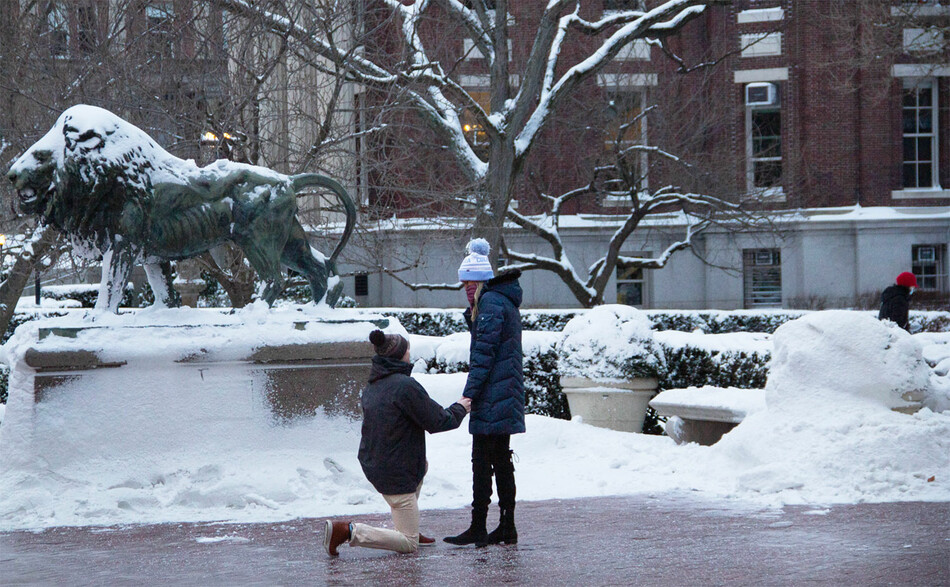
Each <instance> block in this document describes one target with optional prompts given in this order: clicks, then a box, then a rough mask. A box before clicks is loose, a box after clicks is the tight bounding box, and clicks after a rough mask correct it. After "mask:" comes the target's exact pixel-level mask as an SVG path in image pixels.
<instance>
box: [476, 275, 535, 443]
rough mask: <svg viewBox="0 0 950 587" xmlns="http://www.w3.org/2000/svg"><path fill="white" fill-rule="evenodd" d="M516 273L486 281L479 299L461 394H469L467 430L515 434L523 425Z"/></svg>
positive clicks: (522, 386)
mask: <svg viewBox="0 0 950 587" xmlns="http://www.w3.org/2000/svg"><path fill="white" fill-rule="evenodd" d="M520 276H521V272H520V271H512V272H509V273H505V274H502V275H499V276H498V277H496V278H494V279H492V280H490V281H488V282H487V283H486V284H485V285H484V286H483V287H482V292H481V294H480V295H479V298H478V313H477V315H476V318H475V323H474V324H472V322H471V321H470V320H469V316H470V312H469V311H468V310H466V315H465V318H466V321H468V323H469V330H470V331H471V333H472V346H471V350H470V354H469V371H468V381H467V382H466V383H465V391H464V392H463V393H462V395H464V396H465V397H469V398H472V413H471V415H470V418H469V424H468V431H469V432H471V433H472V434H517V433H519V432H524V431H525V426H524V368H523V353H522V350H521V314H520V313H519V311H518V307H519V306H521V297H522V292H521V286H520V285H519V284H518V278H519V277H520Z"/></svg>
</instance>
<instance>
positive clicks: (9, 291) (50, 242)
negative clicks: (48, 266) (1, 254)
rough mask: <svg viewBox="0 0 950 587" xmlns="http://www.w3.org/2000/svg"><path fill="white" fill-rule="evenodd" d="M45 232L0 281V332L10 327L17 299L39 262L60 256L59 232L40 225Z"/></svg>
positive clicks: (52, 261) (54, 259) (52, 260)
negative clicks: (0, 281)
mask: <svg viewBox="0 0 950 587" xmlns="http://www.w3.org/2000/svg"><path fill="white" fill-rule="evenodd" d="M36 230H42V231H43V233H42V235H41V236H40V238H38V239H37V240H35V241H33V243H32V247H31V249H32V252H30V251H27V250H24V252H23V253H22V254H21V255H20V256H19V257H17V260H16V262H14V263H13V268H12V269H10V273H9V274H8V275H7V278H6V279H5V280H4V281H3V283H0V333H5V332H6V331H7V328H9V327H10V320H11V319H12V318H13V313H14V312H15V311H16V305H17V301H19V299H20V296H21V295H22V294H23V288H24V287H26V284H27V282H28V281H29V280H30V275H31V274H32V273H33V271H34V270H35V269H36V264H37V262H38V261H39V260H40V259H42V258H43V257H47V256H48V257H49V259H50V262H51V263H54V262H56V259H57V258H58V257H59V252H60V251H59V248H58V247H57V246H56V245H57V241H58V240H59V232H58V231H57V230H56V229H54V228H52V227H50V226H47V227H39V228H37V229H36Z"/></svg>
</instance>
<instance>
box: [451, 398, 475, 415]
mask: <svg viewBox="0 0 950 587" xmlns="http://www.w3.org/2000/svg"><path fill="white" fill-rule="evenodd" d="M455 403H457V404H462V407H463V408H465V411H466V412H471V411H472V399H471V398H468V397H463V398H462V399H460V400H459V401H457V402H455Z"/></svg>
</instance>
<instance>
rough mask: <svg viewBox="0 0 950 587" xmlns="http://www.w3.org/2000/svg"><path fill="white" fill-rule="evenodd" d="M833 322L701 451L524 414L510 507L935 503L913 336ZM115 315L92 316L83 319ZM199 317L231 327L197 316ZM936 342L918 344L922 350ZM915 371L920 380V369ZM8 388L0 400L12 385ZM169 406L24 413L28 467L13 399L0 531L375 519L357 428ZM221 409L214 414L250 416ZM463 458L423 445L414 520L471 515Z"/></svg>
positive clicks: (940, 497)
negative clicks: (659, 498)
mask: <svg viewBox="0 0 950 587" xmlns="http://www.w3.org/2000/svg"><path fill="white" fill-rule="evenodd" d="M149 312H150V311H148V310H147V311H143V312H142V313H138V314H137V315H136V317H135V320H138V321H139V322H140V323H146V322H149V321H151V322H155V321H156V320H157V319H158V315H156V314H153V315H152V318H150V317H149ZM165 312H168V311H165ZM195 312H198V311H195ZM263 313H264V312H263V310H261V314H262V315H263ZM278 313H279V312H278ZM848 314H854V313H835V312H815V313H812V314H809V315H808V316H806V317H805V318H802V319H800V320H798V321H795V322H792V323H789V324H788V325H786V326H783V327H782V329H781V330H780V332H777V333H776V334H775V337H774V344H775V352H774V354H773V357H774V358H773V360H774V361H775V365H774V370H773V371H774V372H773V376H772V377H771V378H770V380H769V386H768V392H767V394H768V395H767V402H766V406H765V408H764V409H759V410H757V411H754V412H753V413H752V414H750V415H749V416H748V417H747V418H746V419H745V420H744V421H743V422H742V423H741V424H740V425H739V426H737V427H736V428H735V429H734V430H733V431H731V432H730V433H729V434H727V435H726V436H725V437H724V438H723V440H722V441H720V442H719V443H717V444H716V445H714V446H711V447H704V446H698V445H684V446H677V445H676V444H675V443H674V442H673V441H672V440H671V439H669V438H666V437H660V436H644V435H640V434H632V433H625V432H617V431H612V430H606V429H600V428H594V427H591V426H589V425H586V424H583V423H580V422H571V421H564V420H556V419H552V418H546V417H543V416H533V415H529V416H528V417H527V429H528V432H527V433H526V434H519V435H515V436H513V437H512V448H513V449H514V451H515V452H516V454H517V455H518V464H517V469H518V472H517V477H518V497H519V499H523V500H539V499H566V498H578V497H585V496H601V495H618V494H630V493H640V492H646V493H662V492H666V491H674V490H676V491H681V490H694V491H700V492H704V493H706V494H708V495H710V496H714V497H720V498H725V499H728V500H733V501H735V502H736V503H741V504H744V505H748V504H754V505H756V506H765V507H768V506H779V505H782V504H795V503H809V504H830V503H857V502H882V501H910V500H914V501H950V413H936V412H934V411H932V410H930V409H927V408H925V409H923V410H921V411H919V412H917V413H916V414H913V415H907V414H902V413H898V412H894V411H892V410H891V409H890V406H891V405H893V404H895V403H899V402H898V400H897V398H898V397H899V394H898V392H899V391H901V390H904V389H910V388H914V387H916V386H917V385H919V384H920V383H921V382H922V381H923V379H922V377H924V375H922V374H923V373H924V372H925V371H924V370H923V369H922V368H921V366H920V364H919V363H918V362H917V361H918V359H919V358H920V357H921V356H922V353H921V344H914V341H915V340H917V339H918V337H919V336H920V335H917V336H915V337H910V336H908V335H906V334H902V333H901V332H898V331H892V329H890V328H888V327H887V326H886V325H884V324H882V323H880V322H878V321H876V320H873V319H870V320H863V319H854V318H853V317H852V316H850V315H848ZM162 316H163V318H162V319H163V320H164V322H165V323H168V322H174V321H175V316H174V315H164V314H163V315H162ZM257 316H258V309H256V308H250V309H248V311H247V315H246V316H243V317H241V319H242V320H244V321H245V323H247V324H249V325H251V330H255V328H254V326H253V325H254V324H255V317H257ZM199 318H200V316H196V317H194V319H199ZM286 318H287V319H290V318H289V317H286ZM113 319H114V318H113V317H111V316H109V315H105V316H100V317H98V318H96V322H98V323H101V324H105V323H108V322H110V321H112V320H113ZM189 319H192V318H191V317H189ZM203 319H204V320H207V321H212V322H216V321H219V320H225V321H227V320H231V319H234V317H233V316H231V315H221V314H219V313H218V314H215V313H208V315H207V316H206V317H205V318H203ZM264 323H266V322H261V323H260V324H264ZM262 329H264V326H259V327H258V328H257V330H262ZM126 330H127V331H128V333H133V332H141V333H142V334H140V336H139V337H138V338H134V337H132V336H131V335H129V337H127V338H125V339H123V341H122V344H124V345H141V346H143V347H147V346H150V345H151V346H156V347H157V348H158V350H159V351H160V350H161V344H162V343H161V341H156V340H154V336H152V337H151V338H149V337H148V336H147V335H146V334H145V329H134V328H128V329H126ZM103 336H104V335H103ZM258 336H261V337H266V336H267V335H266V333H261V332H258ZM411 340H412V344H413V348H414V349H415V350H418V351H420V352H421V351H422V350H423V348H422V347H423V346H424V345H425V344H429V345H430V347H438V345H437V344H436V341H428V342H426V340H425V339H419V338H418V337H411ZM941 341H943V342H941ZM204 342H208V343H213V342H214V341H204ZM947 342H948V341H947V339H946V338H942V337H939V336H934V337H931V339H930V340H928V344H927V349H930V347H938V348H939V347H942V346H946V344H947ZM444 344H448V343H444ZM451 344H456V343H454V342H453V343H451ZM459 344H461V343H459ZM539 344H540V343H539ZM462 346H465V345H464V344H463V345H462ZM430 350H431V348H430ZM427 352H428V351H427ZM927 352H928V353H931V352H936V351H931V350H928V351H927ZM929 356H930V355H928V359H929ZM926 375H927V376H929V377H930V380H931V382H933V381H934V376H935V375H934V374H932V373H930V372H929V371H927V373H926ZM155 376H161V374H160V373H155ZM165 376H167V375H165ZM413 376H414V377H415V378H416V379H417V380H418V381H419V382H421V383H422V384H423V385H424V386H425V387H426V389H428V390H429V392H430V394H431V396H432V397H433V398H434V399H436V400H437V401H439V402H440V403H442V404H443V405H448V404H450V403H451V402H453V401H455V400H456V399H457V398H458V397H460V395H461V392H462V389H463V387H464V384H465V378H466V374H464V373H456V374H449V375H427V374H424V373H416V374H414V375H413ZM18 377H19V376H14V378H13V379H14V380H13V381H11V391H13V390H17V389H23V388H25V386H26V382H24V381H21V380H19V379H18ZM855 382H860V385H859V384H858V383H855ZM180 387H181V386H180ZM225 391H226V390H224V389H222V393H224V392H225ZM895 394H897V395H895ZM172 395H173V396H172ZM172 395H170V396H163V397H150V398H145V397H141V396H139V395H136V393H135V390H130V389H102V390H98V391H97V390H92V392H91V393H90V394H89V395H76V396H72V397H53V398H48V400H44V402H42V403H41V404H40V405H39V406H38V411H39V413H38V417H37V422H38V426H39V430H38V432H39V433H40V435H41V436H43V437H47V438H48V440H47V441H44V442H46V444H45V445H44V447H43V448H42V450H43V452H44V453H45V454H42V455H40V456H41V457H42V458H41V459H35V458H29V455H27V454H25V453H22V452H17V451H11V450H10V447H13V446H20V445H19V444H18V443H19V442H24V441H27V440H28V438H25V437H26V436H29V435H30V434H32V433H33V432H31V431H29V430H26V429H23V428H19V427H17V426H10V427H9V428H8V424H9V423H11V422H12V420H10V418H12V417H14V414H15V413H16V412H17V411H20V410H23V409H29V406H28V405H25V404H26V402H28V399H29V398H27V396H26V394H24V393H19V392H15V393H11V399H10V405H9V409H8V411H7V421H6V422H4V424H3V426H2V427H0V457H2V458H3V459H4V460H6V462H7V465H5V467H4V469H3V472H2V473H0V530H7V529H13V528H30V527H48V526H54V525H90V524H124V523H157V522H173V521H210V520H234V521H242V522H252V521H277V520H287V519H292V518H297V517H322V516H341V515H354V516H355V515H359V514H361V513H368V512H386V511H388V507H387V505H386V503H385V502H384V501H383V500H382V498H381V497H379V496H378V495H377V494H376V493H375V492H374V491H373V489H372V487H371V486H370V485H369V484H368V483H367V482H366V480H365V479H364V478H363V475H362V473H361V471H360V468H359V464H358V462H357V459H356V454H357V450H358V446H359V439H360V423H359V422H358V421H354V420H349V419H346V418H342V417H329V416H327V415H326V414H324V413H318V414H317V415H316V416H314V417H313V418H309V419H305V420H301V421H297V422H294V423H293V424H292V425H288V424H283V425H281V426H280V427H279V429H278V431H277V434H276V435H275V434H273V432H274V431H273V430H267V432H268V435H269V436H268V437H269V438H272V439H274V438H275V437H276V439H275V440H273V441H272V442H271V443H270V444H268V445H266V446H261V445H260V444H259V443H258V439H259V438H260V437H261V434H263V431H262V430H261V429H258V428H254V427H249V428H248V430H247V431H246V433H245V434H244V435H243V436H240V437H233V438H220V437H215V434H214V430H211V429H209V430H203V429H196V424H195V423H194V422H193V421H192V419H191V417H190V416H189V415H188V414H189V412H188V409H189V408H188V405H189V404H188V394H187V393H186V390H174V394H172ZM248 401H251V400H248ZM232 403H233V404H234V405H230V407H228V409H227V410H224V411H223V412H222V413H221V414H220V417H221V418H229V417H235V416H238V415H240V414H241V412H242V411H246V410H249V409H251V408H252V407H253V406H251V405H248V404H246V403H240V402H232ZM18 404H19V405H18ZM223 405H228V404H227V403H225V404H223ZM119 406H121V409H120V408H119ZM146 420H149V421H151V420H155V421H157V423H158V424H160V426H159V428H160V429H161V430H163V433H161V434H157V435H154V436H143V435H142V434H141V432H139V424H140V423H142V422H145V421H146ZM262 425H263V424H262ZM103 426H110V427H113V428H112V429H116V428H115V426H119V428H118V430H119V431H120V432H121V434H119V435H117V436H115V437H112V438H110V442H108V443H103V442H101V441H100V440H97V437H96V434H95V433H96V430H97V428H99V427H103ZM149 429H150V430H152V429H154V422H153V423H150V424H149ZM17 435H23V436H24V438H16V436H17ZM11 453H13V454H11ZM470 454H471V436H470V435H469V434H468V432H467V424H466V423H464V422H463V424H462V427H461V428H460V429H458V430H455V431H452V432H447V433H443V434H437V435H432V436H429V437H428V460H429V465H430V467H429V474H428V475H427V477H426V481H425V485H424V486H423V489H422V498H421V506H422V508H423V509H430V508H455V507H463V506H465V505H466V504H468V503H470V501H471V467H470V466H469V458H470ZM18 457H19V460H17V459H18ZM11 465H15V466H11Z"/></svg>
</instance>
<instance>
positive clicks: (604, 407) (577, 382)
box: [561, 377, 657, 432]
mask: <svg viewBox="0 0 950 587" xmlns="http://www.w3.org/2000/svg"><path fill="white" fill-rule="evenodd" d="M561 388H562V390H563V391H564V395H566V396H567V403H568V406H569V407H570V409H571V416H580V417H581V419H582V420H583V421H584V423H585V424H590V425H591V426H597V427H599V428H609V429H611V430H619V431H621V432H642V431H643V419H644V417H645V416H646V413H647V407H648V405H649V402H650V399H651V398H652V397H653V396H655V395H656V390H657V380H656V379H654V378H650V377H640V378H634V379H631V380H628V381H598V380H596V379H587V378H584V377H561Z"/></svg>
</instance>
